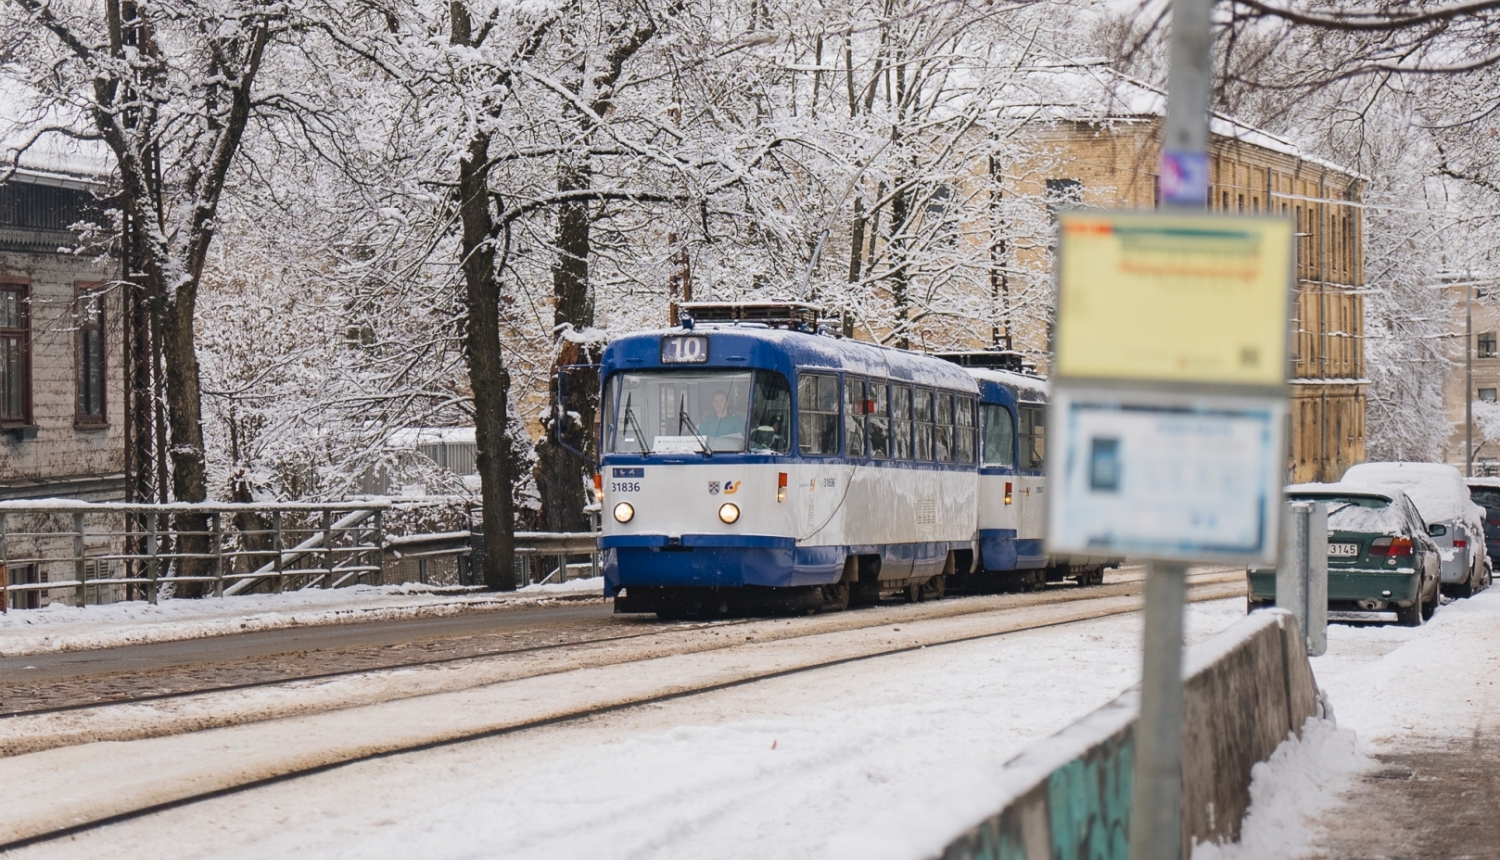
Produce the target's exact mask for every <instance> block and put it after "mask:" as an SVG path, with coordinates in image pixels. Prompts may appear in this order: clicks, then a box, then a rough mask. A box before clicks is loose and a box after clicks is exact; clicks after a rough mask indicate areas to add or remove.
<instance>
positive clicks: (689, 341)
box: [661, 335, 708, 364]
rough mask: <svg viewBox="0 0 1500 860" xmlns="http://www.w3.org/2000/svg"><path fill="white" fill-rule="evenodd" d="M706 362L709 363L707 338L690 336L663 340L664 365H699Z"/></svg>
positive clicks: (662, 354)
mask: <svg viewBox="0 0 1500 860" xmlns="http://www.w3.org/2000/svg"><path fill="white" fill-rule="evenodd" d="M704 361H708V338H707V337H704V336H702V335H688V336H686V337H666V338H662V341H661V363H662V364H697V363H700V362H704Z"/></svg>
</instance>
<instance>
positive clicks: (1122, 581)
mask: <svg viewBox="0 0 1500 860" xmlns="http://www.w3.org/2000/svg"><path fill="white" fill-rule="evenodd" d="M1230 571H1234V572H1236V573H1237V572H1238V568H1222V569H1220V568H1212V569H1204V570H1198V571H1196V572H1194V573H1192V574H1190V575H1189V578H1190V581H1204V580H1205V579H1207V578H1215V577H1221V576H1222V575H1223V574H1224V573H1226V572H1230ZM1143 578H1144V574H1143V572H1141V571H1139V570H1138V569H1135V568H1126V569H1125V570H1123V571H1120V572H1117V573H1115V574H1113V575H1112V577H1111V579H1112V580H1113V581H1111V582H1108V583H1107V584H1106V585H1105V586H1103V587H1102V588H1103V590H1100V588H1099V587H1095V588H1090V589H1087V590H1082V589H1079V588H1078V587H1077V586H1072V585H1062V586H1053V587H1049V588H1047V589H1044V590H1041V591H1037V592H1023V593H1018V594H1008V595H958V596H954V597H952V598H950V599H948V600H945V601H941V602H934V603H929V604H926V606H927V607H928V611H927V612H924V613H923V614H924V615H928V614H936V615H940V616H945V615H951V614H965V613H966V612H974V611H980V612H983V611H990V609H991V608H994V607H990V606H988V605H986V606H976V605H974V604H973V603H972V601H975V600H985V601H986V602H987V603H989V602H994V601H995V600H997V599H999V600H1004V599H1006V598H1010V599H1011V600H1012V601H1014V602H1015V603H1017V604H1020V605H1024V604H1034V603H1046V602H1053V601H1065V600H1079V599H1087V598H1089V597H1093V596H1099V595H1103V594H1106V593H1108V592H1111V591H1118V590H1119V587H1120V586H1125V587H1127V588H1128V587H1129V586H1132V585H1134V584H1137V583H1139V582H1141V581H1142V580H1143ZM901 605H903V604H885V605H881V606H876V607H868V608H865V609H860V610H853V611H852V612H848V613H838V614H830V615H822V616H815V618H819V619H838V621H835V622H834V623H835V624H836V625H837V626H838V627H840V628H844V629H849V627H850V625H848V624H847V623H842V622H843V620H844V619H854V620H856V621H857V622H858V621H865V622H868V623H856V624H855V625H853V626H855V627H862V626H879V625H881V624H884V623H885V619H884V618H881V619H878V620H876V619H873V618H872V617H870V616H869V612H870V610H872V609H873V610H877V611H878V610H881V609H894V608H895V607H896V606H901ZM950 609H951V611H949V610H950ZM767 620H768V619H765V618H737V619H722V620H714V621H705V622H698V623H682V622H668V623H659V622H653V621H648V620H643V619H631V620H628V621H622V622H620V623H624V624H630V625H632V626H635V625H649V629H646V630H641V631H637V632H628V633H622V634H618V635H607V636H595V637H591V638H578V639H573V640H571V641H563V642H546V643H540V644H534V645H523V646H519V647H502V648H493V649H482V650H478V651H474V652H471V653H464V654H456V655H451V656H443V657H432V658H428V659H421V660H410V659H406V660H397V661H393V662H389V663H387V664H384V665H357V666H352V667H349V668H340V669H332V670H327V671H318V672H291V673H274V674H272V676H270V677H263V678H258V679H256V680H251V681H242V682H236V683H229V684H215V683H197V684H194V683H192V679H191V677H189V678H188V679H187V680H186V681H185V682H183V686H182V687H181V688H179V689H161V687H162V686H163V685H162V678H161V676H162V675H168V676H170V675H171V674H173V673H172V672H171V671H170V670H161V671H118V672H110V671H104V672H99V673H97V674H96V675H94V676H91V677H90V676H85V677H84V678H83V682H82V683H76V682H75V684H74V686H77V687H79V688H80V689H79V691H78V692H77V693H75V695H74V698H73V699H72V700H71V701H68V700H66V699H65V700H64V701H63V702H62V703H58V704H51V703H49V704H46V705H41V706H31V707H15V706H11V703H12V702H13V701H15V700H17V699H21V700H25V699H27V698H31V699H33V700H34V699H35V698H37V696H36V695H35V694H32V695H30V696H29V697H28V695H27V693H28V692H30V691H28V690H27V687H33V688H34V687H46V686H47V685H48V682H46V681H43V682H39V683H36V684H30V685H27V684H25V683H17V684H8V685H0V726H3V724H4V721H5V720H7V719H10V718H17V717H39V716H44V715H49V714H64V713H69V712H75V711H87V710H91V709H97V708H105V707H110V706H116V705H141V704H149V703H161V702H171V701H174V700H185V699H190V698H192V697H195V696H204V695H210V694H220V693H232V692H243V691H253V690H257V689H265V688H271V687H277V686H284V685H288V684H298V683H316V682H321V681H331V680H335V679H339V678H350V677H357V676H366V675H376V674H382V673H391V672H400V671H409V670H414V669H423V668H431V667H440V666H449V665H456V664H463V663H467V662H472V661H479V660H487V659H493V658H497V657H512V656H520V655H528V654H531V655H540V654H544V653H546V652H553V651H560V650H566V649H571V648H582V647H590V646H601V645H611V644H615V643H624V642H629V641H631V640H637V639H647V638H653V637H656V638H660V637H663V636H674V637H680V636H681V635H682V634H686V633H692V632H695V631H700V630H704V629H711V628H733V627H737V626H745V625H751V624H756V623H759V622H765V621H767ZM773 620H774V619H773ZM798 620H799V621H804V619H801V618H799V619H798ZM563 626H564V627H572V628H582V627H585V626H590V627H591V626H596V625H580V624H576V623H574V624H572V625H563ZM804 626H809V625H806V624H805V623H804ZM816 626H822V625H816ZM813 632H817V631H816V630H815V631H813ZM304 662H305V661H304ZM193 668H198V667H193ZM229 668H230V669H231V670H233V669H234V668H236V667H234V666H233V664H230V666H229ZM215 669H216V670H217V671H214V672H213V673H212V674H224V671H223V670H218V667H217V666H215ZM199 671H200V673H201V669H200V670H199ZM178 674H181V673H178ZM188 674H191V673H188ZM90 680H97V681H107V682H110V686H115V687H118V686H122V685H123V686H129V685H131V684H132V683H133V682H134V683H138V684H140V685H141V686H145V687H147V688H148V689H150V688H153V687H154V688H156V689H157V690H158V691H157V692H127V693H123V694H122V693H114V694H110V693H104V694H99V693H94V692H89V691H88V683H87V682H88V681H90ZM169 683H170V681H169ZM56 697H57V696H56V693H55V692H54V691H48V698H49V699H54V700H55V699H56ZM4 752H5V745H4V741H3V735H0V754H4Z"/></svg>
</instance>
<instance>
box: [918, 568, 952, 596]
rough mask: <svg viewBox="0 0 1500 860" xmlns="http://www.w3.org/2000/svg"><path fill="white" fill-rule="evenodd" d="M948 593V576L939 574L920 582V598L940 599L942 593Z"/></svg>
mask: <svg viewBox="0 0 1500 860" xmlns="http://www.w3.org/2000/svg"><path fill="white" fill-rule="evenodd" d="M947 593H948V577H947V576H946V575H942V574H939V575H938V576H934V577H933V578H932V579H929V580H927V581H926V582H924V583H922V585H921V588H920V596H921V599H922V600H942V599H943V595H945V594H947Z"/></svg>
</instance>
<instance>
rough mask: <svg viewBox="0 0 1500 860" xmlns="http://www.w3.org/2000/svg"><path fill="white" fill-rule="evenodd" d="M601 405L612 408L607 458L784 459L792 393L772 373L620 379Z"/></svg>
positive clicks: (624, 375) (702, 373) (613, 379)
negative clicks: (721, 456) (778, 456)
mask: <svg viewBox="0 0 1500 860" xmlns="http://www.w3.org/2000/svg"><path fill="white" fill-rule="evenodd" d="M757 382H759V385H757V384H755V383H757ZM752 393H753V395H754V402H753V403H752V402H751V398H752ZM605 402H606V403H608V404H611V405H612V407H613V408H612V409H611V410H610V411H609V412H608V416H607V417H608V421H607V424H606V427H605V435H606V443H605V444H606V448H607V450H608V451H609V452H611V453H619V454H684V453H695V452H696V453H738V452H744V451H749V452H751V453H786V451H787V450H789V448H790V445H789V439H790V434H789V428H790V426H791V392H790V390H788V388H787V384H786V380H785V378H784V377H782V376H781V374H779V373H771V372H768V371H735V370H724V371H712V370H695V371H679V370H670V371H657V372H643V373H621V374H617V375H615V376H613V377H611V378H610V381H609V390H608V391H607V392H606V395H605Z"/></svg>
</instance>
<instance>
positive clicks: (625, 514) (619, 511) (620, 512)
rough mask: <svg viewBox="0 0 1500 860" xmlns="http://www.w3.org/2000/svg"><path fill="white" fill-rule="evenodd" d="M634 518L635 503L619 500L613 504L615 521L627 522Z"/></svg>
mask: <svg viewBox="0 0 1500 860" xmlns="http://www.w3.org/2000/svg"><path fill="white" fill-rule="evenodd" d="M633 519H635V505H632V504H631V503H629V502H621V503H619V504H618V505H615V521H616V522H621V523H628V522H630V521H631V520H633Z"/></svg>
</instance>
